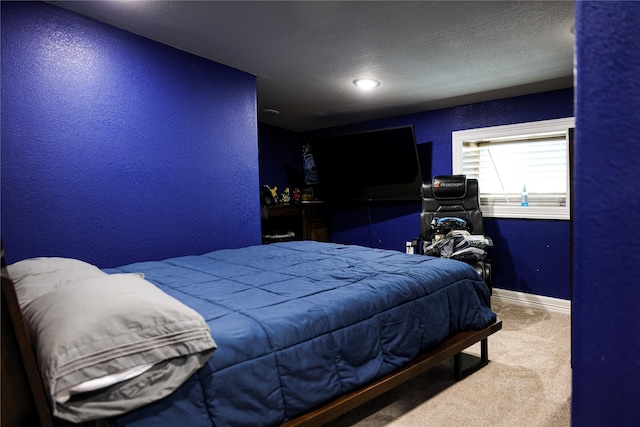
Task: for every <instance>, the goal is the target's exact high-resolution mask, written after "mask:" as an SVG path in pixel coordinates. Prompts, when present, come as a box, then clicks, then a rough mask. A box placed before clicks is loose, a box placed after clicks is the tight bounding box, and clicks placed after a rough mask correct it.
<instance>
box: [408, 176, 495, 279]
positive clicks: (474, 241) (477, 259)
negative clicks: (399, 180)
mask: <svg viewBox="0 0 640 427" xmlns="http://www.w3.org/2000/svg"><path fill="white" fill-rule="evenodd" d="M421 193H422V212H421V214H420V241H421V243H422V244H421V245H420V247H419V248H418V249H419V252H420V253H421V254H425V255H433V256H442V257H447V258H453V259H458V260H460V261H463V262H466V263H468V264H470V265H472V266H473V267H474V268H475V269H476V271H477V272H478V274H479V275H480V277H482V279H483V280H484V282H485V283H486V284H487V286H488V287H489V289H491V288H492V278H491V258H490V253H489V251H490V249H491V248H492V247H493V242H492V240H491V238H489V237H487V236H485V234H484V222H483V218H482V212H481V211H480V192H479V189H478V180H477V179H471V178H470V179H467V177H466V176H465V175H446V176H444V175H441V176H435V177H434V178H433V180H432V182H423V183H422V188H421Z"/></svg>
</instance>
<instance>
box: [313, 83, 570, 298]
mask: <svg viewBox="0 0 640 427" xmlns="http://www.w3.org/2000/svg"><path fill="white" fill-rule="evenodd" d="M573 97H574V93H573V89H572V88H569V89H562V90H557V91H551V92H545V93H538V94H532V95H526V96H519V97H513V98H506V99H500V100H496V101H489V102H482V103H477V104H469V105H463V106H459V107H453V108H447V109H442V110H436V111H427V112H423V113H418V114H411V115H406V116H399V117H391V118H387V119H382V120H374V121H370V122H363V123H358V124H354V125H348V126H341V127H338V128H332V129H323V130H321V131H316V132H311V133H308V134H306V135H305V137H308V136H317V135H325V134H331V133H334V134H337V133H343V132H345V133H346V132H355V131H362V130H370V129H383V128H388V127H394V126H405V125H410V124H412V125H413V126H414V131H415V135H416V142H417V143H418V144H419V145H420V144H427V143H428V144H430V145H431V147H430V150H428V151H431V153H432V154H431V160H430V161H431V171H432V175H431V176H433V175H446V174H450V173H451V172H452V154H451V132H453V131H456V130H464V129H473V128H480V127H488V126H498V125H507V124H514V123H524V122H532V121H539V120H548V119H557V118H564V117H573V115H574V112H573V103H574V100H573ZM431 176H424V175H423V179H424V180H430V179H431ZM420 209H421V207H420V204H419V203H413V204H411V203H402V204H388V203H387V204H385V203H377V204H376V203H372V204H370V205H369V206H364V205H359V206H358V205H350V206H342V207H336V208H334V209H333V215H332V224H331V225H332V227H331V240H332V241H335V242H341V243H349V244H360V245H365V246H373V247H383V248H387V249H395V250H400V251H404V248H405V242H406V241H410V240H412V239H413V238H417V237H418V236H419V234H420V220H419V217H420ZM485 232H486V234H487V235H488V236H491V237H492V239H493V240H494V244H495V247H494V250H493V255H492V258H493V260H494V262H493V268H494V269H493V280H494V286H495V287H497V288H501V289H508V290H513V291H518V292H525V293H530V294H536V295H544V296H549V297H554V298H561V299H567V300H568V299H570V297H571V279H570V276H571V259H570V257H571V253H570V252H571V251H570V242H571V236H570V232H571V226H570V222H569V221H550V220H511V219H496V218H486V219H485Z"/></svg>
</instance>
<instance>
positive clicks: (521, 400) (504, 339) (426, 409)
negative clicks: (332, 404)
mask: <svg viewBox="0 0 640 427" xmlns="http://www.w3.org/2000/svg"><path fill="white" fill-rule="evenodd" d="M493 310H494V311H495V312H496V313H497V314H498V317H499V318H500V319H502V330H500V331H498V332H497V333H495V334H493V335H492V336H490V337H489V364H488V365H487V366H485V367H484V368H482V369H480V370H479V371H477V372H475V373H474V374H472V375H470V376H469V377H467V378H465V379H463V380H462V381H458V382H456V381H454V379H453V362H452V361H448V362H444V363H442V364H440V365H438V366H436V367H435V368H433V369H432V370H430V371H428V372H426V373H425V374H423V375H421V376H418V377H416V378H414V379H412V380H410V381H409V382H407V383H405V384H403V385H401V386H399V387H397V388H396V389H394V390H391V391H389V392H388V393H386V394H384V395H382V396H380V397H378V398H376V399H374V400H372V401H371V402H369V403H368V404H366V405H364V406H362V407H360V408H357V409H356V410H354V411H352V412H350V413H348V414H345V415H343V416H342V417H340V418H338V419H336V420H334V421H332V422H331V423H329V424H327V427H347V426H357V427H380V426H391V427H423V426H434V427H436V426H443V427H448V426H461V425H473V426H498V427H500V426H505V427H507V426H508V427H513V426H532V427H547V426H548V427H564V426H570V424H571V423H570V412H571V411H570V407H571V319H570V315H568V314H562V313H556V312H548V311H545V310H542V309H537V308H529V307H524V306H520V305H515V304H509V303H504V302H500V301H494V302H493ZM466 353H468V355H469V356H465V358H466V359H468V360H471V359H474V357H476V356H479V354H480V345H479V344H476V345H474V346H472V347H470V348H469V349H468V350H467V351H466ZM471 361H472V360H471Z"/></svg>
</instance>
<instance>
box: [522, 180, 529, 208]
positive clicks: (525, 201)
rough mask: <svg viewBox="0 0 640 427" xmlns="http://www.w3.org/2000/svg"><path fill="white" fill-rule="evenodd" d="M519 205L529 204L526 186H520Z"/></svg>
mask: <svg viewBox="0 0 640 427" xmlns="http://www.w3.org/2000/svg"><path fill="white" fill-rule="evenodd" d="M520 205H521V206H529V193H527V186H526V185H525V186H524V187H522V194H521V195H520Z"/></svg>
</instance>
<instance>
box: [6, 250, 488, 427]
mask: <svg viewBox="0 0 640 427" xmlns="http://www.w3.org/2000/svg"><path fill="white" fill-rule="evenodd" d="M11 271H12V266H9V275H11ZM100 274H101V275H106V276H107V277H106V278H105V277H100V278H99V279H96V281H97V283H98V285H96V286H101V288H104V287H105V286H102V285H103V284H104V283H107V281H108V283H109V286H108V288H111V286H114V287H116V288H117V287H118V286H120V285H119V283H121V282H123V281H124V285H122V286H123V289H125V288H127V286H129V284H138V283H140V284H142V283H143V282H144V283H145V284H152V285H153V288H154V289H157V290H160V291H162V294H163V295H166V296H168V298H171V299H173V300H175V301H178V302H179V303H180V304H182V305H184V306H185V307H187V310H192V312H193V315H194V316H195V317H194V318H193V319H195V320H193V319H192V318H189V321H193V322H195V323H193V324H191V323H189V325H190V330H195V329H197V330H198V331H199V333H198V334H197V335H198V336H197V338H193V337H191V339H193V340H194V341H190V343H191V344H190V347H189V348H186V349H182V347H181V351H182V353H180V352H178V353H180V354H178V353H171V352H169V354H170V355H172V357H173V359H172V360H176V359H182V358H184V357H190V358H192V359H194V360H193V363H192V365H191V366H190V367H189V370H187V371H186V373H185V374H183V375H182V376H180V375H175V374H174V375H173V376H174V377H176V378H173V379H171V380H170V381H169V383H170V386H165V385H164V384H165V383H164V382H162V383H161V384H160V386H158V385H157V384H155V383H154V380H149V379H146V380H144V381H142V382H140V378H139V377H137V376H134V377H133V378H130V379H126V380H124V381H122V382H121V383H118V384H117V385H110V386H109V387H107V388H105V389H98V390H93V391H91V392H89V393H86V394H82V393H81V392H80V393H78V395H75V396H74V398H73V399H71V400H72V404H73V408H72V410H69V409H68V408H65V403H62V404H61V403H59V402H56V401H55V396H57V394H56V393H57V392H59V390H57V389H56V390H53V389H54V388H57V385H56V384H53V383H52V382H51V381H49V382H48V384H49V386H48V388H47V387H45V393H46V395H47V400H48V401H49V404H50V405H52V406H53V411H54V414H55V415H56V416H57V417H61V418H65V419H68V420H71V421H74V422H79V421H88V420H95V419H104V418H108V419H109V422H110V423H111V424H112V425H114V426H162V425H167V426H168V425H180V424H182V425H189V426H190V427H191V426H201V425H202V426H211V425H215V426H227V425H229V426H233V425H252V426H254V425H260V426H275V425H288V426H291V425H321V424H322V423H325V422H327V421H329V420H330V419H332V418H334V417H336V416H338V415H341V414H342V413H344V412H346V411H348V410H349V409H351V408H353V407H355V406H357V405H359V404H361V403H363V402H365V401H367V400H369V399H371V398H373V397H375V396H377V395H379V394H381V393H383V392H384V391H386V390H388V389H390V388H391V387H394V386H395V385H398V384H399V383H401V382H403V381H406V380H407V379H409V378H411V377H412V376H415V375H417V374H419V373H421V372H423V371H424V370H426V369H428V368H429V367H431V366H434V365H435V364H437V363H440V362H442V361H444V360H446V359H448V358H451V357H454V360H455V370H456V373H457V375H458V376H463V375H464V374H466V373H464V374H463V372H462V367H461V364H460V357H459V356H460V352H461V351H462V350H463V349H465V348H467V347H469V346H470V345H472V344H474V343H476V342H481V343H482V355H481V358H480V361H479V363H478V365H477V366H474V367H472V368H471V371H472V370H474V369H477V368H479V367H481V366H483V365H484V364H486V363H487V361H488V356H487V337H488V336H489V335H491V334H492V333H494V332H496V331H498V330H499V329H500V328H501V322H500V321H499V320H498V319H496V315H495V314H494V313H493V312H492V311H491V308H490V292H489V289H488V288H487V286H486V285H485V284H484V282H482V280H481V279H480V277H479V276H478V275H477V273H476V272H475V270H474V269H473V268H472V267H470V266H468V265H467V264H464V263H462V262H458V261H453V260H448V259H441V258H434V257H427V256H419V255H407V254H404V253H401V252H397V251H390V250H381V249H373V248H366V247H361V246H353V245H341V244H333V243H320V242H314V241H301V242H282V243H275V244H270V245H259V246H251V247H247V248H241V249H225V250H218V251H214V252H211V253H207V254H204V255H198V256H184V257H178V258H172V259H168V260H163V261H149V262H139V263H134V264H130V265H125V266H121V267H117V268H110V269H105V270H102V271H101V272H100ZM80 282H82V285H80V286H85V285H86V283H87V279H86V278H84V279H83V278H81V280H80ZM116 283H118V285H116ZM101 284H102V285H101ZM66 286H68V285H66V284H65V285H64V286H61V287H66ZM136 286H137V285H136ZM145 286H146V285H145ZM16 287H18V286H17V285H16ZM143 288H144V286H143ZM79 289H80V288H79ZM82 289H84V288H82ZM145 289H146V288H145ZM74 292H76V291H74ZM86 292H89V291H86ZM154 292H155V291H154ZM31 297H33V296H31ZM20 298H24V296H23V297H21V296H20V295H18V299H20ZM36 298H37V297H36ZM131 304H133V305H134V306H137V307H141V310H142V307H143V306H146V305H147V304H140V303H135V302H132V303H131ZM135 304H137V305H135ZM125 305H126V304H125ZM86 310H87V308H86V307H85V313H86ZM128 311H131V310H130V309H128ZM133 311H136V310H133ZM181 315H182V314H181ZM112 317H113V316H112ZM198 319H199V321H200V323H198ZM126 321H127V322H130V321H131V319H127V320H126ZM27 323H29V322H27ZM203 327H206V328H208V332H209V336H208V337H204V336H202V334H201V333H200V332H201V330H202V328H203ZM172 332H175V331H172ZM31 335H32V339H33V332H31ZM36 340H37V338H36ZM193 342H195V344H194V343H193ZM181 345H182V344H181ZM187 347H188V346H187ZM171 351H174V350H173V349H172V350H171ZM183 353H184V354H183ZM165 356H166V355H165ZM167 357H168V356H167ZM37 358H38V360H39V361H40V362H39V364H40V366H42V362H41V361H42V356H40V355H38V356H37ZM127 363H129V362H127ZM154 363H157V360H155V359H154ZM182 364H183V363H182V362H180V363H177V365H180V366H182ZM120 367H122V366H120ZM104 369H106V370H109V369H110V368H109V367H108V366H107V367H104ZM152 369H153V368H152ZM167 369H169V368H167ZM170 369H174V367H173V366H171V367H170ZM143 375H144V374H143ZM41 376H42V373H41ZM136 381H138V383H137V384H138V385H137V386H135V387H133V389H134V390H135V391H134V392H131V391H129V392H128V393H132V395H131V396H132V398H131V399H130V400H131V401H132V402H131V405H129V402H128V400H127V399H126V398H124V399H121V400H123V401H125V403H124V404H123V403H122V402H119V403H118V404H117V405H115V406H116V408H115V409H113V408H112V407H109V410H104V409H103V408H101V405H102V402H104V401H105V398H104V394H105V393H110V394H112V395H113V394H114V393H113V392H112V390H113V388H116V389H117V388H118V387H120V386H121V385H122V384H124V385H126V386H128V387H129V390H131V388H132V387H131V384H130V383H134V384H136ZM159 381H164V379H162V380H159ZM68 382H69V381H68ZM45 383H47V382H46V381H45ZM140 384H144V386H141V385H140ZM147 384H152V385H154V384H155V385H154V386H153V387H147ZM67 385H69V384H67ZM147 389H148V390H147ZM158 389H161V390H163V391H162V393H160V395H158ZM105 390H106V391H105ZM149 393H150V394H152V396H148V395H147V394H149ZM125 395H126V394H125ZM141 396H142V397H141ZM106 405H107V406H108V403H106ZM85 408H86V409H85ZM56 409H57V410H56Z"/></svg>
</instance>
